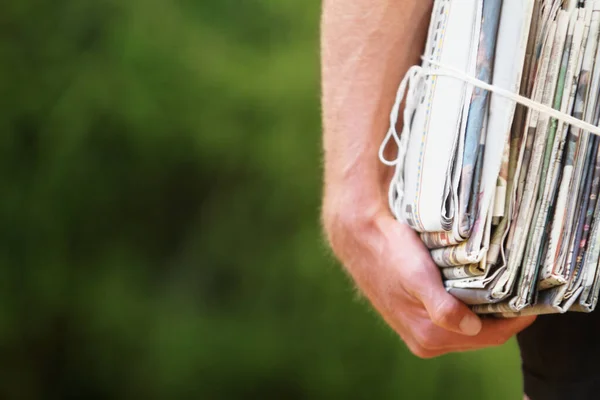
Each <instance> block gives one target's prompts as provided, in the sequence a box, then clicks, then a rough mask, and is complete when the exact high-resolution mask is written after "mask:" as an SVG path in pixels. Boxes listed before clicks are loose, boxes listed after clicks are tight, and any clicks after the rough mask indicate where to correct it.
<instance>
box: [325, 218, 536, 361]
mask: <svg viewBox="0 0 600 400" xmlns="http://www.w3.org/2000/svg"><path fill="white" fill-rule="evenodd" d="M346 215H347V216H344V215H341V213H337V215H335V216H330V217H329V218H328V217H327V216H324V220H325V228H326V232H327V234H328V237H329V241H330V243H331V246H332V248H333V251H334V253H335V254H336V255H337V257H338V258H339V259H340V260H341V261H342V263H344V265H345V266H346V268H347V269H348V271H349V273H350V275H351V276H352V278H353V279H354V281H355V282H356V284H357V285H358V287H359V289H360V290H361V291H362V292H363V293H364V294H365V295H366V296H367V297H368V298H369V300H370V301H371V303H372V305H373V306H374V307H375V309H376V310H377V311H378V312H379V313H380V314H381V316H382V317H383V318H384V319H385V321H386V322H387V323H388V324H389V325H390V326H391V327H392V328H393V329H394V330H395V331H396V332H397V333H398V334H399V335H400V337H401V338H402V339H403V341H404V342H405V343H406V344H407V346H408V347H409V349H410V350H411V351H412V352H413V353H414V354H415V355H417V356H418V357H421V358H432V357H437V356H440V355H443V354H446V353H450V352H458V351H467V350H475V349H482V348H486V347H492V346H498V345H501V344H504V343H505V342H506V341H507V340H509V339H510V338H511V337H513V336H514V335H515V334H516V333H518V332H519V331H521V330H523V329H524V328H526V327H527V326H529V325H530V324H531V323H532V322H533V321H534V320H535V317H521V318H514V319H506V320H502V319H493V318H490V319H480V318H479V317H478V316H477V315H475V314H474V313H473V312H471V311H470V309H469V308H468V307H467V306H466V305H465V304H464V303H462V302H461V301H460V300H458V299H456V298H455V297H454V296H452V295H450V294H449V293H448V292H446V290H445V289H444V286H443V283H442V280H441V275H440V272H439V268H438V267H437V266H436V265H435V264H434V263H433V261H432V260H431V257H430V255H429V252H428V250H427V249H426V248H425V246H424V245H423V243H422V242H421V240H420V238H419V237H418V235H417V234H416V233H415V232H414V231H413V230H412V229H410V228H409V227H408V226H407V225H404V224H401V223H400V222H398V221H396V220H395V219H394V218H393V217H392V216H391V215H390V214H389V213H387V212H384V211H376V212H374V213H372V215H371V216H366V217H357V216H356V214H354V215H351V214H346Z"/></svg>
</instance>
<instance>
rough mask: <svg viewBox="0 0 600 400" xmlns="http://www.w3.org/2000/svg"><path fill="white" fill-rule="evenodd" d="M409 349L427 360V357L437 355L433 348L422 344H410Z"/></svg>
mask: <svg viewBox="0 0 600 400" xmlns="http://www.w3.org/2000/svg"><path fill="white" fill-rule="evenodd" d="M409 350H410V351H411V353H413V354H414V355H415V356H416V357H418V358H421V359H423V360H427V359H430V358H433V357H435V353H433V352H432V351H431V350H428V349H426V348H424V347H423V346H420V345H418V344H415V345H412V346H409Z"/></svg>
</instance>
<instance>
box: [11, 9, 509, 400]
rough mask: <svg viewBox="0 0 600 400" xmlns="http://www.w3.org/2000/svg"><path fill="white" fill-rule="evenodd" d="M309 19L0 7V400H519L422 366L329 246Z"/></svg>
mask: <svg viewBox="0 0 600 400" xmlns="http://www.w3.org/2000/svg"><path fill="white" fill-rule="evenodd" d="M319 11H320V2H319V1H316V0H305V1H286V0H246V1H243V0H237V1H236V0H218V1H217V0H215V1H208V0H195V1H194V0H170V1H158V0H127V1H119V0H87V1H82V0H54V1H51V2H50V1H42V0H12V1H4V2H2V4H1V5H0V77H1V78H0V110H1V111H0V128H1V130H2V134H1V135H0V166H1V168H0V187H1V188H2V190H1V195H0V266H1V268H0V273H1V276H0V304H2V306H0V350H1V351H0V367H1V369H0V398H1V399H54V398H57V399H68V398H86V399H132V398H146V399H219V400H220V399H291V400H293V399H329V398H345V399H421V398H424V399H427V398H431V399H484V398H485V399H510V398H520V396H521V394H520V386H521V382H520V377H519V361H518V357H517V350H516V346H515V343H514V342H511V343H510V344H508V345H507V346H505V347H502V348H499V349H494V350H488V351H482V352H477V353H469V354H462V355H452V356H446V357H442V358H439V359H436V360H429V361H423V360H419V359H417V358H415V357H413V356H412V355H411V354H410V353H409V352H408V351H407V350H406V349H405V347H404V345H403V344H402V343H401V342H400V340H399V339H398V338H397V337H396V336H395V334H394V333H393V332H392V331H391V330H389V329H388V328H386V326H385V325H384V324H383V323H382V322H381V321H380V319H379V318H378V317H377V316H376V314H375V313H374V312H372V311H371V310H370V309H369V307H368V305H367V304H366V303H365V302H364V301H361V300H358V299H357V298H356V295H355V292H354V289H353V287H352V284H351V283H350V281H349V279H348V278H347V277H346V276H345V274H344V273H343V272H342V270H341V268H340V267H339V266H338V265H337V264H336V263H335V261H334V260H333V258H332V257H331V255H330V254H329V253H328V251H327V248H326V246H325V244H324V242H323V240H322V236H321V231H320V227H319V223H318V221H319V217H318V213H319V200H320V174H321V168H320V164H321V158H320V157H321V153H320V134H321V132H320V110H319V52H318V28H319V24H318V22H319Z"/></svg>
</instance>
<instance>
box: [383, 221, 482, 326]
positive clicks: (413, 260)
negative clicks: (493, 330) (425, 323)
mask: <svg viewBox="0 0 600 400" xmlns="http://www.w3.org/2000/svg"><path fill="white" fill-rule="evenodd" d="M390 228H391V232H393V235H394V241H395V243H404V246H405V247H404V250H403V251H398V252H397V253H394V254H393V256H392V258H393V259H394V260H395V261H397V263H395V265H401V266H402V267H401V268H400V273H401V275H402V276H403V282H404V284H403V286H404V289H405V290H406V291H407V292H408V293H410V294H411V295H412V296H413V297H415V298H416V299H417V300H418V301H419V302H421V303H422V304H423V306H424V307H425V309H426V311H427V313H428V314H429V318H430V319H431V321H432V322H433V323H434V324H435V325H437V326H439V327H441V328H443V329H446V330H448V331H452V332H456V333H459V334H463V335H468V336H475V335H477V334H479V332H480V331H481V328H482V322H481V319H480V318H479V317H478V316H477V315H476V314H475V313H474V312H472V311H471V310H470V309H469V307H467V306H466V305H465V304H464V303H463V302H462V301H460V300H458V299H457V298H456V297H454V296H452V295H451V294H450V293H448V292H447V291H446V289H445V288H444V284H443V283H442V277H441V273H440V270H439V268H438V267H437V266H436V265H435V264H434V263H433V260H432V259H431V256H430V254H429V251H428V250H427V249H426V248H425V246H424V244H423V243H422V242H421V240H420V238H419V237H418V236H417V235H416V233H415V232H414V231H412V230H411V229H409V228H408V227H406V226H404V225H402V224H397V223H396V224H393V225H391V226H390ZM408 249H409V251H407V250H408ZM394 256H395V257H397V258H394Z"/></svg>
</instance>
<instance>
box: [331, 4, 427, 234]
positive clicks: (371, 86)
mask: <svg viewBox="0 0 600 400" xmlns="http://www.w3.org/2000/svg"><path fill="white" fill-rule="evenodd" d="M430 12H431V1H427V0H351V1H349V0H325V1H324V5H323V19H322V31H321V32H322V33H321V35H322V37H321V43H322V85H323V87H322V90H323V99H322V104H323V124H324V126H323V128H324V137H323V141H324V143H323V146H324V150H325V166H324V167H325V182H324V184H325V187H324V202H323V207H324V209H323V215H324V218H325V223H326V224H327V223H328V220H329V219H332V218H335V216H336V215H338V214H339V213H340V212H346V213H362V214H363V215H362V216H367V215H373V214H374V213H378V212H381V211H382V210H383V209H384V208H385V205H386V203H387V202H386V200H385V199H386V192H387V189H386V186H387V185H386V184H385V183H386V182H387V181H388V180H389V179H388V178H389V173H390V169H389V168H385V167H383V166H382V165H381V164H380V163H379V161H378V157H377V153H378V150H379V146H380V143H381V141H382V140H383V137H384V136H385V133H386V132H387V130H388V128H389V112H390V110H391V107H392V105H393V102H394V98H395V94H396V90H397V87H398V84H399V83H400V81H401V79H402V77H403V75H404V74H405V72H406V71H407V69H408V68H409V67H410V66H411V65H414V64H415V63H418V61H419V56H420V55H421V53H422V50H423V45H424V42H425V36H426V34H427V27H428V23H429V19H430Z"/></svg>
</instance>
